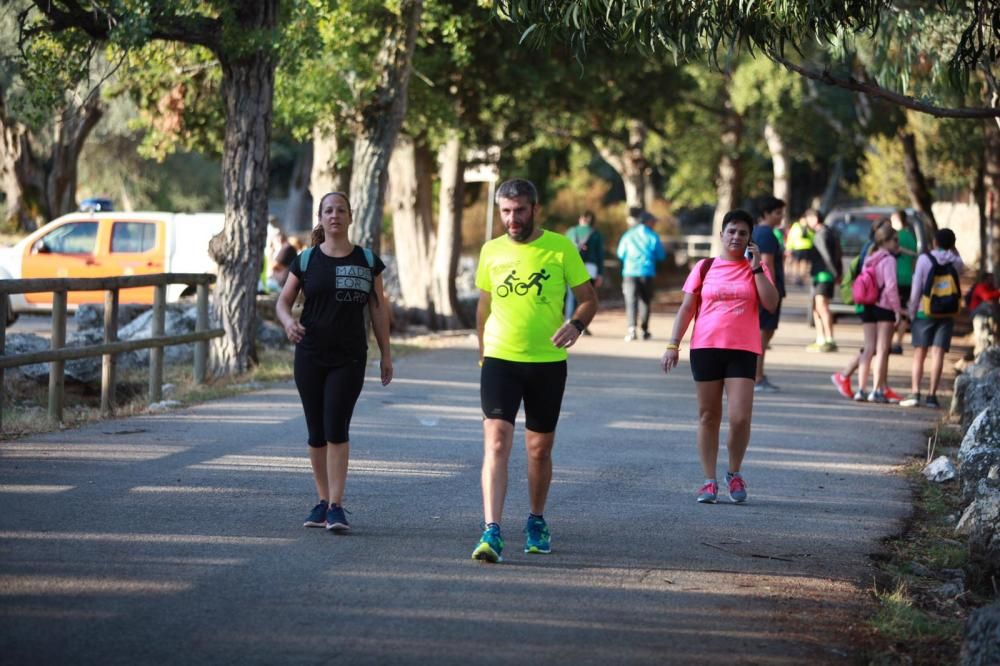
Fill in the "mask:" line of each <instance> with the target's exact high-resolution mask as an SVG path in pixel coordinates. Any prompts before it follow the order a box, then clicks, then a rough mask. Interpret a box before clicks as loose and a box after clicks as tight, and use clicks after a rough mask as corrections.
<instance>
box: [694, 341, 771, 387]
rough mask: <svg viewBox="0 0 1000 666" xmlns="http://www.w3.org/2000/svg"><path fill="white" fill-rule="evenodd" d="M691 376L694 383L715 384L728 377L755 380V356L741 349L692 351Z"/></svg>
mask: <svg viewBox="0 0 1000 666" xmlns="http://www.w3.org/2000/svg"><path fill="white" fill-rule="evenodd" d="M689 357H690V359H691V374H692V375H694V380H695V381H696V382H715V381H718V380H720V379H729V378H730V377H741V378H744V379H755V378H756V377H757V354H754V353H753V352H750V351H744V350H742V349H714V348H709V349H692V350H691V353H690V355H689Z"/></svg>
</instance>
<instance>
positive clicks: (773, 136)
mask: <svg viewBox="0 0 1000 666" xmlns="http://www.w3.org/2000/svg"><path fill="white" fill-rule="evenodd" d="M764 141H766V142H767V150H768V152H770V153H771V171H772V172H773V174H774V196H776V197H777V198H779V199H781V200H782V201H784V202H785V208H784V213H783V214H782V218H783V221H786V222H787V221H788V208H789V206H791V192H792V188H791V186H790V184H789V172H788V150H787V149H786V148H785V140H784V138H783V137H782V136H781V133H780V132H779V131H778V128H777V127H775V126H774V125H773V124H772V123H771V121H767V123H766V124H765V125H764Z"/></svg>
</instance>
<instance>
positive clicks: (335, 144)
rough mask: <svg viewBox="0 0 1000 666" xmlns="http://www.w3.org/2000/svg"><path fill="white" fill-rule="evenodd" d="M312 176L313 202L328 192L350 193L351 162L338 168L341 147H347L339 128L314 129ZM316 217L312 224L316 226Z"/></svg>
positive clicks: (317, 127) (310, 188) (318, 127)
mask: <svg viewBox="0 0 1000 666" xmlns="http://www.w3.org/2000/svg"><path fill="white" fill-rule="evenodd" d="M312 144H313V162H312V174H311V175H310V176H309V191H310V193H312V197H313V200H314V201H316V202H317V205H318V204H319V198H320V197H322V196H323V195H324V194H326V193H327V192H348V191H350V189H351V162H350V161H348V162H347V164H343V165H340V166H338V164H337V157H338V152H339V150H340V147H341V146H344V145H346V139H345V137H342V136H340V133H339V131H338V126H330V127H321V126H316V127H314V128H313V141H312ZM315 217H316V216H315V215H313V216H312V219H313V221H312V224H313V226H315V225H316V219H315Z"/></svg>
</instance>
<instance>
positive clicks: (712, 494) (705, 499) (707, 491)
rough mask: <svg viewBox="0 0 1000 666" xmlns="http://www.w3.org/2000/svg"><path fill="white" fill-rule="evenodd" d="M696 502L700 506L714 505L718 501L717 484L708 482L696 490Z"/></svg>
mask: <svg viewBox="0 0 1000 666" xmlns="http://www.w3.org/2000/svg"><path fill="white" fill-rule="evenodd" d="M698 501H699V502H701V503H702V504H715V503H716V502H717V501H719V484H717V483H716V482H715V481H709V482H707V483H706V484H705V485H703V486H702V487H701V488H699V489H698Z"/></svg>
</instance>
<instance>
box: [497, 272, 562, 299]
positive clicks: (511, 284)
mask: <svg viewBox="0 0 1000 666" xmlns="http://www.w3.org/2000/svg"><path fill="white" fill-rule="evenodd" d="M550 277H552V276H551V275H550V274H549V273H548V272H547V271H546V270H545V269H544V268H542V269H540V270H539V271H536V272H534V273H532V274H531V275H529V276H528V281H527V282H521V281H520V280H519V279H518V278H517V270H516V269H511V271H510V273H508V274H507V277H505V278H504V280H503V283H502V284H500V285H499V286H497V291H496V293H497V296H499V297H500V298H504V297H506V296H508V295H510V294H511V293H513V294H516V295H518V296H524V295H525V294H527V293H528V290H529V289H531V288H532V287H537V288H538V294H537V295H538V296H541V295H542V287H543V285H542V281H543V280H548V279H549V278H550Z"/></svg>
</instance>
